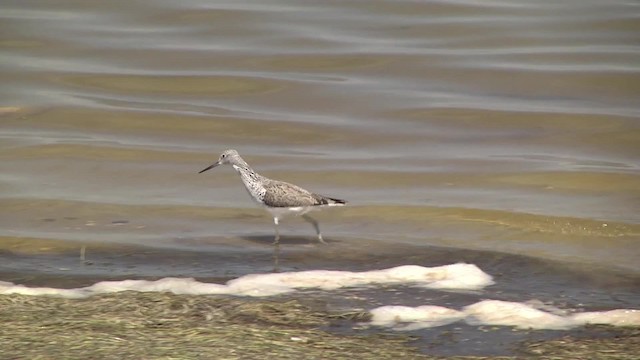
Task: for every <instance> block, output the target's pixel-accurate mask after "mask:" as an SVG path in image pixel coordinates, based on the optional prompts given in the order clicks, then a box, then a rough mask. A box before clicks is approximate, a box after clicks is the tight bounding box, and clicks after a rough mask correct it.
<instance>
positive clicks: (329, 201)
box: [320, 196, 347, 206]
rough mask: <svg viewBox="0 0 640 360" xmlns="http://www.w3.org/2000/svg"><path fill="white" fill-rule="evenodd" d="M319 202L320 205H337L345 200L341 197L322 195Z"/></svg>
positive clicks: (344, 202) (343, 203) (342, 203)
mask: <svg viewBox="0 0 640 360" xmlns="http://www.w3.org/2000/svg"><path fill="white" fill-rule="evenodd" d="M320 203H321V204H322V205H329V206H339V205H345V204H346V203H347V201H346V200H342V199H334V198H330V197H326V196H323V197H322V198H321V199H320Z"/></svg>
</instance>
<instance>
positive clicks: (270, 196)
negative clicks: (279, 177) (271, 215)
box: [263, 180, 327, 207]
mask: <svg viewBox="0 0 640 360" xmlns="http://www.w3.org/2000/svg"><path fill="white" fill-rule="evenodd" d="M264 189H265V194H264V199H263V201H264V204H265V205H267V206H270V207H298V206H314V205H324V204H327V202H326V200H325V201H323V199H324V197H323V196H320V195H316V194H314V193H312V192H310V191H307V190H305V189H303V188H301V187H299V186H296V185H293V184H289V183H286V182H284V181H276V180H270V181H268V182H267V183H265V184H264Z"/></svg>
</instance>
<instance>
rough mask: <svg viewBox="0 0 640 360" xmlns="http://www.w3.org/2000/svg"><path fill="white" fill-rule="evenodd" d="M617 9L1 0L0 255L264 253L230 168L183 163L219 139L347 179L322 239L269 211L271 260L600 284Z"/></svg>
mask: <svg viewBox="0 0 640 360" xmlns="http://www.w3.org/2000/svg"><path fill="white" fill-rule="evenodd" d="M639 16H640V6H638V5H636V4H634V3H630V2H627V1H615V0H614V1H608V2H606V4H605V3H602V2H597V1H583V0H580V1H579V0H567V1H563V2H555V1H554V2H552V1H543V2H540V1H531V0H519V1H509V2H503V1H490V2H487V1H432V2H416V1H388V0H380V1H373V2H359V1H340V2H337V1H330V2H326V1H322V2H320V1H318V2H314V1H307V2H294V1H273V0H269V1H262V2H259V3H256V2H245V1H228V2H225V1H217V2H210V1H202V0H191V1H182V2H169V1H153V2H152V1H136V2H131V1H128V2H124V1H110V2H100V3H87V2H83V1H64V2H62V3H60V2H57V3H56V4H50V3H48V2H44V1H41V2H30V3H29V4H26V3H24V2H21V1H4V2H3V3H2V4H1V5H0V21H1V22H2V29H3V31H2V37H0V47H1V49H2V51H1V52H0V79H1V80H2V81H0V256H2V263H1V269H0V271H1V272H2V273H3V274H11V275H6V276H7V277H8V278H11V279H13V280H16V279H22V280H24V282H25V283H33V284H42V283H43V282H44V283H46V282H47V281H51V282H52V284H53V283H56V281H58V282H65V281H67V280H64V279H67V278H70V279H71V280H68V281H69V284H74V283H77V282H83V281H89V282H91V280H96V279H103V278H112V277H117V278H127V277H162V276H196V277H199V278H232V277H237V276H241V275H244V274H247V273H252V272H268V271H270V269H271V268H272V265H271V263H270V259H271V256H272V253H271V251H272V250H271V248H270V247H269V246H268V244H269V242H270V239H271V236H272V235H273V230H272V225H271V219H270V218H269V217H268V215H267V214H266V213H265V212H263V210H261V209H258V208H257V207H256V206H255V205H254V204H253V203H252V201H251V200H250V199H249V197H248V196H247V195H246V193H245V190H244V189H243V188H242V185H241V183H240V181H239V180H238V178H237V176H236V174H235V173H234V172H233V171H232V170H231V169H230V168H217V169H215V170H213V171H210V172H207V173H205V174H202V175H198V174H197V172H198V171H199V170H201V169H203V168H204V167H206V166H207V165H209V164H210V163H211V162H213V161H215V160H216V158H217V156H218V155H219V153H220V152H221V151H222V150H224V149H227V148H235V149H238V150H239V152H240V153H241V154H242V155H243V156H244V157H245V159H246V160H247V161H248V162H249V163H250V164H252V165H253V166H254V167H255V169H256V170H257V171H259V172H261V173H263V174H264V175H267V176H270V177H274V178H277V179H282V180H285V181H290V182H293V183H296V184H299V185H301V186H303V187H305V188H309V189H311V190H314V191H316V192H318V193H321V194H326V195H330V196H333V197H337V198H345V199H347V200H348V201H349V206H348V207H345V208H340V209H331V211H326V212H323V213H317V218H318V219H319V220H320V224H321V227H322V229H323V233H324V235H325V237H326V238H327V239H328V241H329V242H330V244H331V245H330V246H332V247H333V249H323V248H321V247H317V246H315V245H313V242H314V237H313V230H312V229H311V227H310V226H309V225H308V224H306V223H304V222H303V221H301V220H299V219H286V220H284V221H283V222H282V229H281V232H282V234H283V235H286V236H285V241H284V246H283V249H282V251H283V254H282V255H283V257H282V259H281V260H282V261H281V266H282V268H283V270H298V269H309V268H314V267H320V268H334V269H363V268H366V269H371V268H374V267H375V266H372V263H370V262H369V261H370V260H371V259H378V260H376V261H378V262H379V263H380V262H384V260H383V259H384V258H385V256H387V255H388V256H389V257H390V259H393V260H388V264H387V265H391V264H392V263H393V264H395V265H398V264H401V263H402V261H400V260H399V259H402V257H399V256H396V255H397V253H398V252H400V253H402V252H403V251H404V250H401V249H404V248H403V247H404V246H409V247H411V248H412V249H419V250H411V252H414V253H415V252H417V253H418V255H419V256H418V257H417V258H415V259H414V261H415V262H418V263H419V264H420V265H425V266H433V265H441V264H446V263H454V262H458V261H469V262H473V263H476V264H479V266H481V268H482V269H483V270H485V271H487V272H489V273H492V274H494V273H495V272H504V273H509V272H510V271H512V272H513V274H516V275H517V276H518V278H519V279H520V280H519V281H514V282H513V288H512V289H511V290H510V291H512V292H513V293H515V294H521V295H522V296H523V297H526V296H527V294H528V291H529V290H530V289H531V288H532V287H536V288H537V289H538V290H539V292H540V293H544V294H547V295H545V296H550V297H553V295H552V294H554V292H555V291H558V290H560V289H561V288H562V286H569V285H571V286H578V288H580V286H582V285H581V284H580V282H581V281H584V279H583V278H582V277H580V276H578V277H576V278H574V277H571V276H570V277H569V279H568V280H567V282H566V283H563V284H564V285H562V286H556V285H549V286H547V285H545V284H546V282H545V279H546V278H545V276H544V272H545V270H546V269H547V267H546V266H545V265H542V264H547V263H549V264H558V265H554V269H556V270H557V274H562V273H563V272H564V271H568V270H566V269H565V267H567V268H571V269H574V268H578V269H580V273H583V272H586V273H589V272H594V273H600V272H602V275H601V278H600V279H601V281H598V282H596V284H595V285H594V286H595V287H597V288H598V289H599V290H597V291H595V293H598V294H601V293H602V294H604V293H606V291H607V290H606V289H607V286H609V285H607V284H608V283H610V282H613V283H614V284H615V283H616V281H617V280H616V279H618V278H619V276H622V277H630V278H632V279H636V278H637V276H638V274H640V265H639V264H640V262H639V261H638V259H640V246H638V243H639V242H640V217H639V216H638V214H639V213H640V172H639V168H640V156H639V154H640V146H639V145H638V144H640V105H639V103H638V101H637V98H638V95H639V94H640V47H638V42H637V34H638V33H639V32H640V22H638V21H637V20H638V17H639ZM82 245H87V246H88V253H87V254H88V258H89V260H91V261H93V265H89V266H84V265H81V264H79V263H78V262H77V261H76V258H77V254H78V251H79V248H80V246H82ZM414 246H415V247H416V248H414ZM141 247H142V248H141ZM362 247H365V248H366V250H363V249H362ZM398 247H399V248H400V249H397V248H398ZM438 248H445V249H450V250H447V251H449V253H447V254H448V255H447V256H446V257H444V256H443V257H438V256H436V257H429V256H422V255H423V252H424V254H430V253H431V252H433V251H435V249H438ZM455 249H468V250H471V253H473V254H476V255H474V256H472V260H469V258H468V256H467V255H463V254H468V253H467V252H465V251H457V250H455ZM480 250H486V251H491V252H498V253H505V254H513V255H515V256H516V257H515V258H513V259H519V258H518V257H517V256H520V255H524V256H528V257H527V259H534V260H535V259H538V260H540V261H541V263H535V261H534V260H532V261H534V262H533V263H532V264H537V265H535V266H534V265H531V266H532V267H531V269H529V270H527V271H523V270H522V269H520V268H519V267H518V266H517V264H518V262H517V261H506V260H504V263H503V264H501V261H500V260H496V261H495V262H491V263H488V264H484V265H486V266H482V265H483V264H481V259H482V258H483V256H485V255H486V253H482V252H474V251H480ZM121 252H123V253H121ZM165 252H169V253H170V254H172V256H171V257H168V258H167V257H165V256H164V255H158V257H154V256H152V255H149V254H156V253H159V254H164V253H165ZM345 252H346V253H350V254H352V255H350V256H347V255H344V254H343V253H345ZM194 253H195V254H198V256H197V257H196V258H197V259H195V260H194V258H193V254H194ZM145 254H147V255H145ZM318 254H320V255H318ZM322 254H324V255H322ZM338 254H340V255H341V256H337V255H338ZM394 254H395V255H394ZM316 256H319V257H320V259H321V260H322V259H324V260H326V261H315V260H312V259H313V258H315V257H316ZM504 256H506V255H504ZM529 257H531V258H529ZM334 258H335V260H332V261H329V259H334ZM498 258H500V259H502V258H501V257H498ZM207 259H209V260H208V261H207ZM504 259H507V258H504ZM536 261H537V260H536ZM431 262H435V264H434V263H431ZM216 263H217V264H218V265H219V266H216V265H215V264H216ZM527 263H528V262H527ZM167 264H168V265H167ZM373 264H374V265H375V264H378V263H373ZM380 264H381V263H380ZM555 266H559V268H555ZM212 268H213V269H212ZM555 273H556V272H554V274H555ZM610 273H611V274H615V275H611V274H610ZM81 275H83V276H85V277H82V276H81ZM514 276H515V275H514ZM531 276H533V278H532V279H529V277H531ZM86 277H88V279H87V278H86ZM56 279H57V280H56ZM73 279H75V280H73ZM83 279H85V280H83ZM523 279H527V280H526V281H524V280H523ZM589 279H590V281H593V279H591V278H589ZM634 281H636V280H633V281H632V283H633V284H634ZM567 284H569V285H567ZM519 286H520V287H519ZM571 286H569V288H571ZM611 286H614V285H611ZM625 286H627V285H625ZM634 286H635V285H634ZM628 288H629V287H625V289H628ZM631 288H633V286H631ZM625 291H627V290H625ZM580 294H582V295H580ZM587 294H588V291H585V292H581V291H577V292H576V299H579V298H580V296H583V297H584V299H583V300H585V301H586V300H588V299H591V300H593V301H592V302H590V303H589V302H588V303H587V305H588V306H592V307H596V308H598V307H603V308H607V307H609V308H615V307H622V306H625V307H634V306H635V307H638V306H640V299H639V298H638V294H637V292H633V291H632V292H631V293H628V294H627V293H625V294H627V295H625V296H624V300H620V302H618V303H616V301H613V302H610V301H609V299H604V298H600V299H598V300H596V299H595V298H590V296H589V295H587ZM540 296H542V295H540ZM605 297H606V296H605ZM596 298H597V296H596ZM519 300H527V299H524V298H523V299H519ZM591 300H589V301H591ZM576 301H577V302H579V301H580V300H576Z"/></svg>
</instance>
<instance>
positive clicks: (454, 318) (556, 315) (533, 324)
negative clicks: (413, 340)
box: [367, 300, 640, 331]
mask: <svg viewBox="0 0 640 360" xmlns="http://www.w3.org/2000/svg"><path fill="white" fill-rule="evenodd" d="M561 312H562V311H560V310H558V311H554V312H548V311H544V310H540V309H538V308H536V306H535V305H531V304H527V303H521V302H509V301H500V300H483V301H479V302H477V303H475V304H471V305H469V306H466V307H464V308H463V309H462V310H455V309H450V308H446V307H441V306H432V305H423V306H418V307H409V306H381V307H378V308H375V309H373V310H371V311H370V313H371V315H372V319H371V322H370V323H368V324H367V325H371V326H379V327H388V328H392V329H394V330H398V331H411V330H419V329H425V328H432V327H438V326H443V325H448V324H452V323H455V322H459V321H464V322H465V323H467V324H469V325H493V326H513V327H516V328H520V329H538V330H567V329H571V328H575V327H578V326H583V325H586V324H606V325H612V326H640V310H634V309H615V310H609V311H593V312H576V313H570V314H567V315H564V314H561ZM564 312H566V310H565V311H564Z"/></svg>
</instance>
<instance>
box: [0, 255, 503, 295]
mask: <svg viewBox="0 0 640 360" xmlns="http://www.w3.org/2000/svg"><path fill="white" fill-rule="evenodd" d="M393 284H398V285H400V284H402V285H409V286H416V287H424V288H430V289H452V290H453V289H456V290H480V289H482V288H484V287H486V286H488V285H491V284H493V280H492V278H491V276H490V275H488V274H486V273H485V272H483V271H482V270H480V269H479V268H478V267H477V266H475V265H473V264H463V263H459V264H452V265H444V266H438V267H424V266H418V265H403V266H398V267H393V268H389V269H384V270H371V271H363V272H352V271H334V270H309V271H300V272H284V273H273V274H249V275H245V276H242V277H239V278H237V279H233V280H230V281H228V282H227V283H226V284H210V283H203V282H199V281H196V280H195V279H192V278H163V279H160V280H156V281H148V280H122V281H101V282H98V283H95V284H93V285H91V286H87V287H83V288H76V289H56V288H49V287H27V286H24V285H17V284H13V283H10V282H3V281H0V294H22V295H33V296H40V295H48V296H59V297H65V298H85V297H89V296H92V295H96V294H106V293H115V292H120V291H127V290H130V291H140V292H151V291H156V292H172V293H174V294H189V295H236V296H252V297H262V296H273V295H279V294H286V293H291V292H295V291H297V290H303V289H321V290H336V289H340V288H346V287H358V286H372V285H393Z"/></svg>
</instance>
